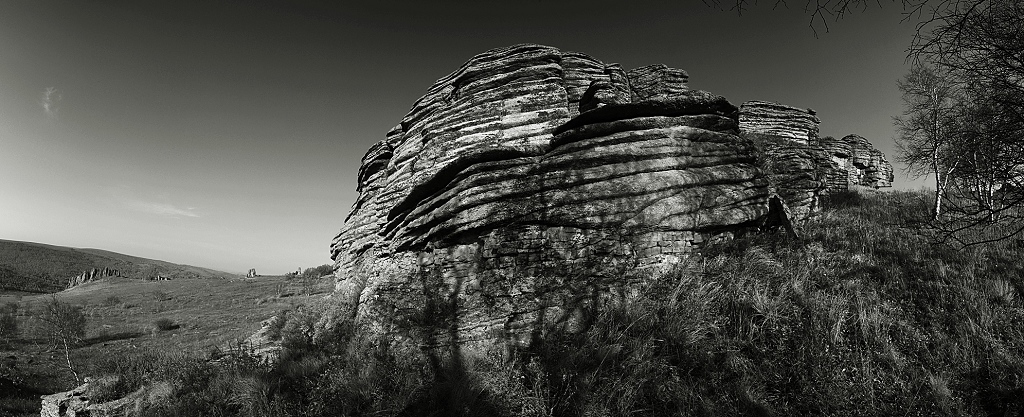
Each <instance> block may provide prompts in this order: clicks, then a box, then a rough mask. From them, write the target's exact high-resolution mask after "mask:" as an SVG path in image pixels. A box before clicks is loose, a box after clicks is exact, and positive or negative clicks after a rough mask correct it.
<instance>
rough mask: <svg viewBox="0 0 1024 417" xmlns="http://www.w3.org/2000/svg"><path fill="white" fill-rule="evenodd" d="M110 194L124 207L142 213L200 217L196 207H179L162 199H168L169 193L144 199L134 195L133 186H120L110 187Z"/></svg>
mask: <svg viewBox="0 0 1024 417" xmlns="http://www.w3.org/2000/svg"><path fill="white" fill-rule="evenodd" d="M109 192H110V194H111V195H112V196H113V197H114V201H117V202H118V203H119V204H120V205H121V206H122V207H124V208H126V209H128V210H131V211H136V212H140V213H146V214H153V215H157V216H166V217H200V215H199V213H197V212H196V207H192V206H189V207H187V208H181V207H178V206H176V205H174V204H172V203H169V202H167V201H161V200H168V195H167V194H159V195H158V196H157V198H155V199H144V198H138V197H136V196H134V195H133V194H135V193H133V192H132V189H131V187H127V186H120V187H112V188H110V189H109Z"/></svg>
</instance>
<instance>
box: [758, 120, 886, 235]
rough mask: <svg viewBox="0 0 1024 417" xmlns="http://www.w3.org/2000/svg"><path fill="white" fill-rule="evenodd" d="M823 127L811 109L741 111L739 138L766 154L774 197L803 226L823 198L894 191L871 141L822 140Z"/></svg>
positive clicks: (882, 157) (852, 138)
mask: <svg viewBox="0 0 1024 417" xmlns="http://www.w3.org/2000/svg"><path fill="white" fill-rule="evenodd" d="M819 123H820V120H819V119H818V117H817V116H816V115H815V112H814V111H813V110H810V109H806V110H805V109H800V108H797V107H792V106H787V105H783V104H778V103H772V102H767V101H749V102H746V103H743V105H742V106H740V111H739V129H740V132H741V133H740V135H741V136H743V137H745V138H748V139H750V140H752V141H753V142H754V143H755V144H756V146H757V147H758V148H759V149H761V151H762V157H763V160H762V161H761V163H762V167H764V169H765V171H766V172H765V174H766V176H767V177H768V180H769V183H770V190H771V193H772V194H773V195H778V196H779V197H780V198H781V200H782V201H784V202H785V203H786V205H787V206H788V208H789V209H790V211H791V216H792V217H793V220H795V221H798V222H799V221H801V220H804V219H806V218H808V217H809V216H810V215H812V214H813V213H814V212H815V211H817V209H818V206H819V200H820V197H821V196H822V195H824V194H828V193H832V192H836V191H841V190H846V189H849V188H850V186H853V185H859V186H867V187H874V188H880V187H889V186H891V185H892V179H893V174H892V172H893V171H892V165H890V164H889V161H887V160H886V159H885V155H884V154H882V152H881V151H879V150H878V149H875V147H874V146H873V145H871V143H870V142H868V140H867V139H864V138H863V137H861V136H858V135H848V136H846V137H843V138H842V139H835V138H832V137H829V136H826V137H819V135H818V124H819Z"/></svg>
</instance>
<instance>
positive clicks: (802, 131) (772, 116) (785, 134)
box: [740, 101, 821, 145]
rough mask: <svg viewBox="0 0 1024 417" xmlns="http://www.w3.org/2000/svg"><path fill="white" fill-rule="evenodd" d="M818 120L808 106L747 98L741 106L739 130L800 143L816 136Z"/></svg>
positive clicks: (809, 140) (803, 143) (819, 121)
mask: <svg viewBox="0 0 1024 417" xmlns="http://www.w3.org/2000/svg"><path fill="white" fill-rule="evenodd" d="M820 123H821V120H819V119H818V117H817V116H816V115H815V112H814V110H811V109H806V110H804V109H800V108H796V107H792V106H787V105H784V104H778V103H772V102H768V101H748V102H746V103H743V105H742V106H740V130H742V131H744V132H747V133H759V134H763V135H770V136H778V137H780V138H787V139H789V140H792V141H794V142H797V143H800V144H802V145H807V144H808V143H810V142H811V141H813V140H815V139H817V137H818V124H820Z"/></svg>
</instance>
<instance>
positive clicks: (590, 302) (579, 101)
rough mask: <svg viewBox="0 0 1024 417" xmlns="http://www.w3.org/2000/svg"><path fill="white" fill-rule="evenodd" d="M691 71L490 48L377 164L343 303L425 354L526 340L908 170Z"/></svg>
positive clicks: (807, 117) (339, 267) (388, 141)
mask: <svg viewBox="0 0 1024 417" xmlns="http://www.w3.org/2000/svg"><path fill="white" fill-rule="evenodd" d="M687 80H688V76H687V74H686V72H685V71H682V70H677V69H673V68H668V67H666V66H664V65H652V66H647V67H642V68H638V69H634V70H630V71H623V70H622V68H620V67H619V66H618V65H616V64H605V63H603V62H601V61H598V60H596V59H594V58H593V57H590V56H588V55H585V54H580V53H572V52H562V51H560V50H558V49H555V48H551V47H546V46H540V45H516V46H512V47H508V48H501V49H495V50H491V51H487V52H485V53H483V54H480V55H477V56H476V57H473V58H472V59H471V60H470V61H469V62H467V63H466V64H465V65H463V66H462V67H461V68H459V69H458V70H456V71H455V72H453V73H451V74H449V75H447V76H445V77H443V78H441V79H439V80H438V81H437V82H436V83H435V84H434V85H433V86H431V87H430V88H429V89H428V90H427V93H426V94H425V95H424V96H423V97H422V98H420V99H419V100H417V101H416V103H415V104H414V105H413V107H412V109H411V110H410V111H409V113H408V114H407V115H406V116H405V117H404V118H403V119H402V120H401V122H400V123H399V124H398V125H397V126H395V127H394V128H393V129H391V130H390V131H389V132H388V133H387V135H386V137H385V138H384V140H382V141H380V142H378V143H377V144H375V145H373V146H372V147H370V149H369V150H368V151H367V153H366V155H365V156H364V157H363V160H362V166H361V167H360V170H359V176H358V185H357V190H358V191H359V196H358V198H357V199H356V201H355V203H354V204H353V206H352V210H351V212H350V213H349V215H348V217H347V218H346V220H345V225H344V227H343V229H342V231H341V232H340V233H339V234H338V235H337V237H336V238H335V239H334V241H333V243H332V246H331V255H332V259H333V260H334V261H335V262H336V271H337V286H336V290H337V291H336V295H338V296H339V298H341V299H343V300H345V301H344V303H345V304H346V305H347V306H349V307H350V309H349V310H348V311H349V314H352V315H353V316H354V317H355V318H356V319H357V321H358V322H359V323H361V324H363V325H367V326H371V327H374V328H376V330H377V331H378V332H381V333H385V334H387V333H403V332H404V333H405V334H406V335H407V336H410V337H409V339H410V340H415V341H416V343H417V344H419V345H420V346H460V345H461V344H463V343H465V342H469V341H474V340H495V339H500V340H506V341H519V342H523V341H524V338H527V339H528V338H529V337H532V335H535V334H537V332H539V331H540V329H541V328H543V327H544V326H546V325H551V324H552V323H556V324H557V323H569V324H571V323H572V322H573V320H574V318H575V317H579V316H580V315H581V314H584V312H586V311H588V310H592V309H595V308H599V304H600V302H601V300H602V299H606V298H608V297H614V296H616V294H618V295H620V296H621V294H625V293H628V292H629V291H630V288H635V286H637V285H644V280H649V279H651V275H652V274H655V272H654V271H659V270H664V266H665V265H666V263H671V262H673V261H678V260H680V259H683V258H685V257H688V256H690V255H691V254H692V253H694V252H697V251H699V250H700V248H701V247H702V246H703V245H705V244H706V242H708V241H709V240H710V239H719V238H722V237H728V236H731V235H732V234H734V233H742V232H745V231H748V230H751V229H753V228H757V227H764V226H770V225H776V226H780V227H784V228H785V229H786V230H787V231H788V232H789V233H790V234H795V231H794V227H795V225H799V223H800V222H801V221H802V220H804V219H806V218H807V217H809V216H810V215H812V214H813V213H814V212H815V211H816V210H817V207H818V200H819V198H820V195H821V194H822V193H824V192H828V190H833V189H845V188H846V187H847V186H848V184H850V183H856V184H866V183H871V184H873V185H874V186H885V185H887V182H886V181H885V179H886V178H890V179H891V167H888V163H887V162H884V157H882V156H881V154H880V152H877V151H876V150H874V148H872V147H871V146H870V144H869V143H867V142H866V141H859V140H854V139H849V140H848V139H847V138H843V139H841V140H838V141H837V140H835V139H833V138H825V139H821V138H819V137H818V123H819V121H818V118H817V116H816V115H815V114H814V112H813V111H811V110H804V109H799V108H795V107H790V106H784V105H779V104H775V103H769V102H763V101H758V102H748V103H745V104H744V105H743V106H742V108H739V109H738V108H737V107H735V106H734V105H732V104H731V103H729V102H728V101H727V100H726V99H725V98H723V97H721V96H718V95H715V94H712V93H708V92H705V91H696V90H690V89H689V88H688V87H687ZM844 158H845V159H844ZM887 167H888V168H887ZM887 170H888V171H887ZM887 172H888V173H889V174H888V175H889V176H888V177H887V176H886V175H887V174H886V173H887ZM343 310H344V309H343ZM332 314H333V313H332ZM330 321H331V319H326V320H322V323H330Z"/></svg>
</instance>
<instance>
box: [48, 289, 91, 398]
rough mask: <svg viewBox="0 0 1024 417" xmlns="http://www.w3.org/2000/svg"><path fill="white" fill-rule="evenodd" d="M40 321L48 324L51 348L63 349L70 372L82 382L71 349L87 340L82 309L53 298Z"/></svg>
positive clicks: (55, 297)
mask: <svg viewBox="0 0 1024 417" xmlns="http://www.w3.org/2000/svg"><path fill="white" fill-rule="evenodd" d="M39 319H40V320H42V321H43V323H45V324H46V332H47V336H48V337H49V339H50V346H51V347H53V348H55V349H61V348H63V350H64V359H65V360H66V361H67V364H68V370H70V371H71V373H72V374H74V375H75V380H76V381H79V382H81V378H79V377H78V372H77V371H75V367H74V366H73V365H72V363H71V348H73V347H76V346H78V345H79V344H81V343H82V341H83V340H84V338H85V315H84V314H82V309H81V308H80V307H77V306H73V305H71V304H68V303H65V302H63V301H60V300H59V299H58V298H57V296H51V297H50V301H47V302H46V304H44V305H43V308H42V311H41V312H40V315H39Z"/></svg>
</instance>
